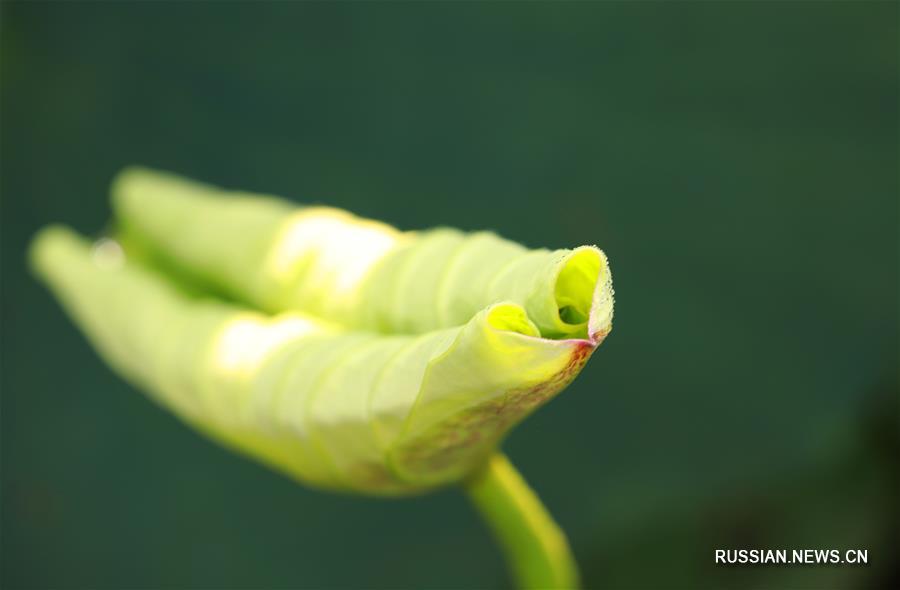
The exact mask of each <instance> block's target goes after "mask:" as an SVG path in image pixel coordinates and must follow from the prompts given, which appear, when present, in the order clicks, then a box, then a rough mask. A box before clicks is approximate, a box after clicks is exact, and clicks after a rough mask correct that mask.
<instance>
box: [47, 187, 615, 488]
mask: <svg viewBox="0 0 900 590" xmlns="http://www.w3.org/2000/svg"><path fill="white" fill-rule="evenodd" d="M114 202H115V205H116V210H117V214H118V216H119V223H120V225H121V228H122V232H121V236H122V239H123V241H124V242H125V243H127V244H128V247H127V248H126V250H125V251H124V252H123V250H122V249H121V248H120V247H119V245H118V244H117V243H116V242H113V241H109V240H106V241H104V242H102V243H101V244H99V245H94V246H91V245H90V244H89V243H88V242H86V241H85V240H84V239H82V238H80V237H78V236H77V235H75V234H74V233H73V232H71V231H70V230H67V229H65V228H60V227H51V228H47V229H45V230H43V231H42V232H41V233H40V234H39V235H38V237H37V238H36V239H35V241H34V243H33V245H32V249H31V258H32V264H33V266H34V268H35V270H36V272H37V274H38V275H39V276H40V277H41V278H42V279H43V280H44V281H45V282H46V283H47V284H48V285H49V287H50V288H51V289H52V290H53V292H54V293H55V294H56V295H57V297H58V298H59V299H60V301H61V302H62V303H63V305H64V307H65V308H66V309H67V311H68V312H69V314H70V315H71V316H72V318H73V319H74V321H75V322H76V323H77V324H78V326H79V327H80V328H81V329H82V330H83V331H84V333H85V334H86V335H87V337H88V338H89V340H90V341H91V342H92V343H93V344H94V346H95V347H96V348H97V350H98V351H99V352H100V354H101V355H102V356H103V357H104V358H105V359H106V360H107V362H108V363H109V364H110V365H111V366H112V367H114V368H115V369H116V371H118V372H119V373H120V374H121V375H122V376H124V377H125V378H126V379H128V380H129V381H131V382H132V383H134V384H135V385H136V386H137V387H139V388H140V389H143V390H145V391H146V392H148V393H149V394H150V395H151V396H152V397H153V398H155V399H156V400H157V401H158V402H159V403H160V404H162V405H163V406H165V407H167V408H169V409H171V410H172V411H173V412H174V413H176V414H177V415H178V416H180V417H181V418H183V419H184V420H186V421H187V422H189V423H191V424H193V425H194V426H196V427H197V428H199V429H200V430H202V431H204V432H206V433H208V434H209V435H210V436H212V437H214V438H216V439H218V440H220V441H222V442H224V443H226V444H227V445H229V446H231V447H233V448H236V449H239V450H241V451H243V452H245V453H247V454H249V455H251V456H254V457H256V458H258V459H259V460H261V461H263V462H265V463H267V464H269V465H271V466H273V467H276V468H278V469H281V470H283V471H285V472H287V473H289V474H290V475H292V476H294V477H296V478H298V479H300V480H302V481H304V482H306V483H309V484H312V485H317V486H321V487H328V488H336V489H344V490H351V491H358V492H363V493H370V494H381V495H399V494H408V493H415V492H418V491H422V490H425V489H429V488H432V487H435V486H439V485H442V484H446V483H450V482H454V481H458V480H459V479H461V478H463V477H465V476H466V475H467V474H469V473H471V472H472V471H473V469H475V468H476V467H477V466H479V465H480V464H482V463H483V461H484V460H485V459H486V457H487V456H488V455H489V454H490V453H491V452H492V451H494V449H495V448H496V446H497V445H498V443H499V441H500V439H501V438H502V437H503V436H504V435H505V434H506V433H507V432H508V431H509V429H510V428H512V427H513V426H514V425H515V424H516V423H517V422H519V421H520V420H522V419H523V418H524V417H525V416H527V415H528V414H529V413H530V412H531V411H533V410H534V409H535V408H536V407H538V406H540V405H541V404H542V403H544V402H546V401H547V400H549V399H550V398H551V397H553V396H554V395H555V394H556V393H558V392H559V391H560V390H561V389H562V388H564V387H565V386H566V385H567V384H568V383H569V381H571V380H572V379H573V378H574V377H575V375H577V373H578V372H579V371H580V370H581V368H582V366H583V365H584V363H585V362H586V360H587V358H588V357H589V356H590V354H591V353H592V352H593V350H594V349H595V347H596V346H597V345H598V344H599V343H600V342H601V341H602V340H603V338H604V337H605V336H606V334H607V333H608V332H609V330H610V329H611V318H612V287H611V279H610V275H609V269H608V268H607V265H606V258H605V256H604V255H603V253H602V252H601V251H600V250H598V249H596V248H593V247H582V248H578V249H576V250H559V251H555V252H551V251H546V250H537V251H529V250H526V249H525V248H523V247H522V246H519V245H517V244H514V243H511V242H508V241H506V240H502V239H500V238H498V237H496V236H494V235H493V234H490V233H477V234H471V235H467V234H463V233H461V232H457V231H455V230H447V229H439V230H432V231H425V232H408V233H401V232H398V231H396V230H394V229H392V228H390V227H388V226H385V225H383V224H380V223H377V222H372V221H365V220H360V219H358V218H355V217H353V216H351V215H350V214H348V213H344V212H341V211H338V210H334V209H326V208H308V209H299V210H298V209H296V208H294V207H292V206H290V205H288V204H287V203H286V202H283V201H279V200H277V199H274V198H265V197H259V196H254V197H249V196H240V195H228V196H223V195H222V194H221V191H218V190H216V189H212V188H210V187H206V186H203V185H198V184H195V183H191V182H188V181H184V180H180V179H177V178H175V177H170V176H167V175H161V174H158V173H152V172H147V171H142V170H131V171H128V172H126V173H124V174H123V175H121V176H120V177H119V179H118V181H117V183H116V185H115V189H114ZM161 269H162V270H161ZM185 277H188V278H190V279H191V280H189V281H187V282H185V281H182V280H180V278H185ZM188 283H190V286H189V287H186V286H185V285H186V284H188ZM207 287H210V288H213V289H217V290H218V291H222V292H225V293H226V294H227V295H229V296H230V297H232V298H234V299H236V300H239V301H241V302H242V303H240V304H238V303H230V302H226V301H225V300H222V299H217V298H215V297H213V296H211V294H210V293H211V291H208V290H206V291H204V289H206V288H207ZM254 308H256V309H254ZM260 310H262V311H260Z"/></svg>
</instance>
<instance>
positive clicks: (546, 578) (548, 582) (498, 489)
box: [465, 453, 579, 590]
mask: <svg viewBox="0 0 900 590" xmlns="http://www.w3.org/2000/svg"><path fill="white" fill-rule="evenodd" d="M465 489H466V492H467V494H468V495H469V497H470V498H471V499H472V502H473V503H474V504H475V506H476V507H477V508H478V511H479V512H480V513H481V515H482V517H483V518H484V520H485V521H486V522H487V524H488V526H489V527H490V528H491V530H492V531H493V533H494V536H495V537H496V538H497V540H498V542H499V543H500V545H501V547H502V549H503V552H504V554H505V556H506V560H507V562H508V564H509V567H510V569H511V570H512V573H513V575H514V577H515V579H516V581H517V583H518V586H519V587H520V588H523V589H525V588H528V589H538V588H540V589H543V590H547V589H549V588H554V589H574V588H578V586H579V577H578V566H577V564H576V563H575V558H574V557H573V556H572V552H571V549H570V548H569V543H568V541H567V540H566V536H565V534H564V533H563V531H562V529H560V528H559V525H557V524H556V522H554V520H553V517H551V516H550V513H549V512H547V509H546V508H545V507H544V505H543V504H541V501H540V499H539V498H538V497H537V494H535V493H534V490H532V489H531V488H530V487H529V486H528V484H527V483H526V482H525V480H524V479H523V478H522V476H521V475H520V474H519V472H518V471H517V470H516V468H515V467H513V465H512V463H510V461H509V459H507V458H506V456H505V455H503V454H502V453H495V454H494V455H493V456H492V457H491V458H490V459H489V460H488V461H487V463H486V464H485V466H484V467H483V468H482V469H481V470H480V471H479V472H478V473H476V474H475V475H474V477H472V478H471V479H469V480H468V481H467V482H466V484H465Z"/></svg>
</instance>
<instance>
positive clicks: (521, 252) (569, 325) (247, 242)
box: [113, 168, 612, 338]
mask: <svg viewBox="0 0 900 590" xmlns="http://www.w3.org/2000/svg"><path fill="white" fill-rule="evenodd" d="M113 206H114V208H115V211H116V213H117V217H118V220H119V223H120V226H121V231H122V233H123V235H124V236H125V238H124V239H125V240H126V241H127V242H128V243H131V244H136V245H140V247H141V248H142V249H143V250H145V251H148V252H150V253H151V254H152V255H154V256H155V257H156V258H157V259H160V260H162V261H164V263H165V264H166V265H168V266H170V267H175V268H177V269H178V270H179V271H182V272H184V273H186V274H190V275H192V276H197V277H201V278H202V279H203V280H205V281H207V282H209V283H210V284H213V285H215V286H216V287H218V288H220V289H222V290H223V291H224V292H226V293H228V294H229V295H230V296H232V297H235V298H237V299H239V300H241V301H244V302H246V303H247V304H249V305H252V306H254V307H258V308H259V309H263V310H265V311H268V312H272V313H277V312H281V311H287V310H303V311H307V312H309V313H312V314H315V315H317V316H319V317H322V318H325V319H328V320H330V321H334V322H336V323H339V324H341V325H344V326H347V327H350V328H360V329H367V330H374V331H380V332H386V333H413V334H415V333H421V332H424V331H428V330H434V329H440V328H449V327H454V326H459V325H461V324H463V323H465V322H467V321H469V320H470V319H471V318H472V316H474V315H475V314H476V313H478V312H479V311H481V310H482V309H484V308H485V307H487V306H488V305H490V304H492V303H495V302H497V301H510V302H513V303H518V304H520V305H522V306H523V307H524V308H525V309H526V311H527V314H528V317H529V319H530V320H531V321H532V322H533V323H534V324H535V325H536V326H537V327H538V329H539V330H540V332H541V335H543V336H544V337H547V338H591V337H596V336H597V335H598V334H599V333H600V332H602V331H603V330H604V329H607V328H608V326H609V324H610V322H611V319H612V317H611V316H612V289H611V288H610V285H609V282H610V276H609V269H608V266H607V262H606V257H605V255H604V254H603V252H602V251H600V250H599V249H597V248H595V247H591V246H583V247H581V248H576V249H574V250H545V249H540V250H529V249H527V248H525V247H524V246H521V245H519V244H516V243H515V242H511V241H509V240H504V239H502V238H500V237H498V236H497V235H495V234H493V233H491V232H476V233H471V234H467V233H464V232H461V231H458V230H455V229H449V228H439V229H433V230H427V231H412V232H400V231H398V230H396V229H394V228H392V227H390V226H388V225H385V224H383V223H380V222H377V221H371V220H366V219H361V218H359V217H356V216H353V215H351V214H349V213H347V212H345V211H342V210H339V209H333V208H329V207H303V208H300V207H297V206H296V205H292V204H289V203H288V202H286V201H283V200H280V199H278V198H275V197H271V196H264V195H253V194H248V193H238V192H227V191H223V190H221V189H217V188H215V187H212V186H209V185H204V184H200V183H196V182H193V181H189V180H186V179H183V178H180V177H177V176H174V175H171V174H165V173H160V172H154V171H150V170H147V169H143V168H130V169H127V170H125V171H124V172H122V173H121V174H119V176H118V178H117V179H116V180H115V182H114V183H113ZM598 284H602V285H603V286H604V288H598Z"/></svg>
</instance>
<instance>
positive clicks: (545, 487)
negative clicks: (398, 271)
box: [0, 2, 900, 589]
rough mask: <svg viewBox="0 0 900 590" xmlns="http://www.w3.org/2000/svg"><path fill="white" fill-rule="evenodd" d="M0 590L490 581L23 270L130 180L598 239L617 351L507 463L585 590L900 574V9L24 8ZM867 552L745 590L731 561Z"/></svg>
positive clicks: (5, 192) (482, 555)
mask: <svg viewBox="0 0 900 590" xmlns="http://www.w3.org/2000/svg"><path fill="white" fill-rule="evenodd" d="M0 18H2V29H0V32H2V35H0V36H2V42H0V50H2V58H0V67H2V70H0V74H2V78H0V81H2V84H0V93H2V95H0V108H2V121H0V124H2V132H0V139H2V146H0V147H2V152H0V155H2V175H0V189H2V273H3V274H2V363H3V365H2V538H0V543H2V545H0V555H2V573H0V585H2V587H3V588H62V589H68V588H148V589H149V588H154V589H156V588H158V589H176V588H178V589H183V588H273V589H274V588H361V587H367V588H368V587H371V588H487V587H496V586H504V585H507V584H508V582H507V579H506V574H505V571H504V569H503V564H502V560H501V556H500V554H499V552H498V551H497V549H496V548H495V547H494V545H493V543H492V542H491V540H490V538H489V536H488V533H487V531H486V530H485V529H484V528H483V525H482V524H481V523H480V522H479V521H478V520H477V518H476V516H475V514H474V513H473V511H472V510H471V508H470V507H469V506H467V504H466V503H465V501H464V499H463V497H462V496H461V495H460V494H459V493H458V492H456V491H454V490H449V491H446V492H443V493H438V494H435V495H432V496H427V497H422V498H419V499H413V500H406V501H377V500H369V499H359V498H353V497H345V496H338V495H330V494H326V493H321V492H316V491H311V490H307V489H304V488H301V487H299V486H297V485H295V484H293V483H291V482H290V481H288V480H287V479H285V478H283V477H281V476H280V475H278V474H275V473H273V472H270V471H267V470H266V469H264V468H262V467H259V466H257V465H256V464H254V463H251V462H248V461H246V460H244V459H242V458H239V457H237V456H234V455H232V454H229V453H228V452H226V451H224V450H222V449H220V448H219V447H217V446H215V445H214V444H211V443H209V442H207V441H206V440H205V439H203V438H201V437H200V436H199V435H197V434H195V433H194V432H192V431H190V430H188V429H187V428H185V427H184V426H182V424H181V423H179V422H177V421H176V420H175V419H174V418H172V417H171V416H170V415H169V414H167V413H166V412H164V411H163V410H161V409H159V408H157V407H156V406H155V405H153V404H152V403H151V402H149V401H148V400H147V399H145V398H144V397H143V396H142V395H140V394H139V393H138V392H136V391H134V390H132V389H131V388H129V387H127V386H126V385H125V384H124V383H123V382H122V381H121V380H119V379H118V378H116V377H115V376H114V375H113V374H112V373H111V372H110V371H109V370H108V369H107V368H106V367H105V366H103V365H102V364H101V363H100V361H99V360H98V359H97V357H96V356H95V354H94V353H93V352H92V351H91V350H90V349H89V348H88V346H87V345H86V343H85V342H84V340H83V339H82V337H81V336H80V335H79V334H78V333H77V332H76V330H75V329H74V328H73V326H72V325H71V323H70V322H69V321H68V320H67V319H66V318H65V317H64V316H63V314H62V312H61V311H60V309H59V307H58V306H57V305H56V303H55V302H54V301H53V300H52V299H51V297H50V295H49V294H48V293H47V291H45V290H44V289H43V288H42V287H41V286H39V285H38V284H36V283H35V282H34V281H33V280H32V278H31V277H30V276H28V274H27V270H26V267H25V264H24V252H25V247H26V244H27V241H28V239H29V237H30V236H31V235H32V234H33V233H34V231H35V230H36V229H37V228H38V227H40V226H42V225H44V224H46V223H49V222H56V221H58V222H64V223H67V224H70V225H72V226H74V227H75V228H76V229H78V230H80V231H82V232H85V233H89V234H96V233H97V232H99V231H101V230H102V228H103V227H104V225H105V223H106V221H107V218H108V215H109V207H108V203H107V196H106V188H107V184H108V182H109V180H110V178H111V176H112V175H113V174H114V173H115V172H116V171H117V170H118V169H119V168H120V167H122V166H124V165H126V164H131V163H140V164H145V165H149V166H155V167H159V168H163V169H168V170H172V171H176V172H180V173H183V174H186V175H189V176H192V177H195V178H198V179H203V180H207V181H210V182H215V183H218V184H222V185H226V186H229V187H234V188H242V189H248V190H259V191H267V192H272V193H276V194H283V195H286V196H289V197H291V198H293V199H296V200H298V201H302V202H321V203H327V204H330V205H335V206H339V207H344V208H347V209H350V210H352V211H355V212H357V213H359V214H362V215H366V216H370V217H375V218H379V219H383V220H385V221H388V222H391V223H394V224H396V225H398V226H400V227H402V228H420V227H427V226H433V225H438V224H445V225H451V226H458V227H461V228H466V229H480V228H491V229H495V230H497V231H499V232H500V233H502V234H503V235H505V236H507V237H509V238H512V239H515V240H518V241H521V242H523V243H525V244H528V245H530V246H552V247H563V246H572V245H577V244H582V243H597V244H599V245H600V246H601V247H602V248H604V249H605V250H606V252H607V253H608V255H609V257H610V260H611V263H612V268H613V273H614V277H615V286H616V294H617V302H616V323H615V327H616V328H615V331H614V333H613V335H612V336H611V337H610V338H609V339H608V340H607V341H606V343H605V344H604V345H603V347H602V348H601V349H600V350H599V351H598V353H597V354H596V355H595V356H594V358H593V360H592V361H591V362H590V363H589V365H588V366H587V368H586V369H585V371H584V373H583V374H582V376H581V377H580V378H579V379H578V380H577V381H576V383H575V384H574V385H573V386H572V387H571V388H570V389H569V390H568V391H566V392H565V394H564V395H562V396H561V397H560V398H559V399H557V400H556V401H554V402H553V403H552V404H550V405H549V406H548V407H546V408H545V409H543V410H541V411H540V412H538V414H536V415H535V416H533V417H532V418H531V419H529V420H528V421H527V422H526V423H525V424H523V425H522V426H521V427H520V428H519V429H518V430H517V431H516V432H515V433H514V434H513V436H512V437H511V438H510V439H509V440H508V442H507V444H506V445H505V448H506V450H507V451H508V452H509V454H510V456H511V457H512V458H513V460H514V461H515V462H516V463H517V464H518V465H519V467H520V468H521V470H522V471H523V473H524V474H525V476H526V477H527V478H528V479H529V480H530V481H531V482H532V484H533V485H534V486H535V488H536V489H537V490H538V491H539V493H540V494H541V496H542V497H543V499H544V500H545V501H546V503H547V505H548V506H549V507H550V508H551V510H552V511H553V512H554V514H555V515H556V516H557V517H558V519H559V521H560V523H561V524H562V525H563V527H564V528H565V529H566V531H567V532H568V534H569V536H570V539H571V541H572V543H573V546H574V549H575V552H576V553H577V556H578V558H579V560H580V562H581V564H582V567H583V570H584V578H585V581H586V584H587V586H588V587H590V588H601V587H602V588H658V587H672V588H677V587H684V588H689V587H726V586H727V587H730V588H744V587H767V588H776V587H782V586H791V587H797V588H805V587H809V588H812V587H819V588H824V587H841V588H850V587H863V588H877V587H891V586H892V585H893V584H897V583H898V582H897V580H898V577H897V571H898V570H897V556H898V553H897V536H896V534H897V523H898V521H900V514H898V511H897V486H898V479H897V471H896V469H895V468H896V465H897V457H898V445H897V426H898V409H897V401H898V358H900V353H898V313H897V312H898V266H900V265H898V169H897V162H898V136H897V134H898V125H900V121H898V101H900V97H898V4H897V3H894V2H884V3H874V2H867V3H849V2H829V3H825V2H791V3H770V2H741V3H718V2H696V3H686V4H678V5H665V4H661V3H639V4H626V3H603V4H575V3H566V4H561V5H560V4H550V3H527V4H507V3H484V4H478V3H439V4H411V3H405V2H390V3H389V2H382V3H373V4H362V3H342V4H338V5H326V4H321V3H267V4H250V3H230V4H221V3H207V2H195V3H188V4H176V3H161V4H154V3H139V2H129V3H122V4H112V3H100V2H98V3H72V4H63V3H38V4H25V3H9V2H4V3H3V5H2V7H0ZM741 547H745V548H754V547H762V548H839V549H847V548H867V549H869V560H870V565H869V566H868V567H863V568H846V567H845V568H823V567H805V568H787V567H781V568H774V567H768V568H759V567H757V568H751V567H744V568H723V567H716V566H715V565H714V564H713V551H714V549H716V548H741ZM893 587H898V586H893Z"/></svg>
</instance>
